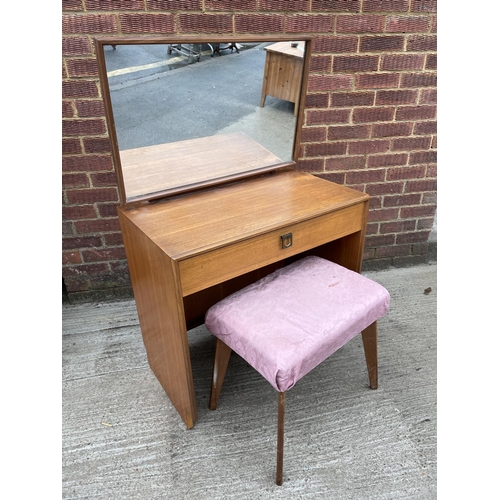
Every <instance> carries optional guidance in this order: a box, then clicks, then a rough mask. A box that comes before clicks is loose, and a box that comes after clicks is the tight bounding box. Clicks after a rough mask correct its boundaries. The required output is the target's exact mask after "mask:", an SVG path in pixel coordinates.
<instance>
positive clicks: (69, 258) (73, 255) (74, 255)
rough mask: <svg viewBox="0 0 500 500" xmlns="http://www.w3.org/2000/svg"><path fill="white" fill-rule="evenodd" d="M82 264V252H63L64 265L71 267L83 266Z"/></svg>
mask: <svg viewBox="0 0 500 500" xmlns="http://www.w3.org/2000/svg"><path fill="white" fill-rule="evenodd" d="M81 263H82V258H81V255H80V252H78V251H72V252H63V254H62V265H63V266H65V265H69V264H81Z"/></svg>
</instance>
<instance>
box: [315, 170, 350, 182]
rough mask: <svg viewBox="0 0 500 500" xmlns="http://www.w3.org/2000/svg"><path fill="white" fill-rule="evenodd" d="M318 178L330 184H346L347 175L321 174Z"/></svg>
mask: <svg viewBox="0 0 500 500" xmlns="http://www.w3.org/2000/svg"><path fill="white" fill-rule="evenodd" d="M317 177H319V178H321V179H325V180H327V181H330V182H336V183H337V184H342V185H344V184H345V174H340V173H335V174H321V175H318V176H317Z"/></svg>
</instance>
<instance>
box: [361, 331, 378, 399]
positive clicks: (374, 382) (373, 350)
mask: <svg viewBox="0 0 500 500" xmlns="http://www.w3.org/2000/svg"><path fill="white" fill-rule="evenodd" d="M361 335H362V336H363V347H364V349H365V358H366V367H367V368H368V378H369V379H370V387H371V388H372V389H377V388H378V361H377V322H376V321H374V322H373V323H372V324H371V325H370V326H369V327H367V328H365V329H364V330H363V331H362V332H361Z"/></svg>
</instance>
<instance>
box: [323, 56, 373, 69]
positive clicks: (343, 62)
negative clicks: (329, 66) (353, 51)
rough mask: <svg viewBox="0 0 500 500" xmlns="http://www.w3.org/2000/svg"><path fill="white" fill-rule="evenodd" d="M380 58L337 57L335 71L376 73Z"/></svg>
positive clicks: (334, 65)
mask: <svg viewBox="0 0 500 500" xmlns="http://www.w3.org/2000/svg"><path fill="white" fill-rule="evenodd" d="M378 60H379V56H335V57H334V58H333V71H376V70H377V68H378Z"/></svg>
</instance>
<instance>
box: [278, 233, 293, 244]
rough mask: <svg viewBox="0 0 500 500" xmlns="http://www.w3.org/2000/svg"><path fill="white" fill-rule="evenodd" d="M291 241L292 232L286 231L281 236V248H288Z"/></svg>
mask: <svg viewBox="0 0 500 500" xmlns="http://www.w3.org/2000/svg"><path fill="white" fill-rule="evenodd" d="M292 243H293V236H292V233H286V234H283V235H282V236H281V248H290V247H291V246H292Z"/></svg>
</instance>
